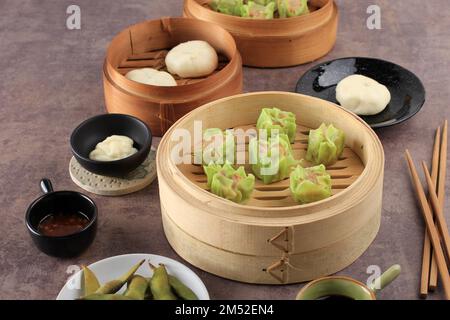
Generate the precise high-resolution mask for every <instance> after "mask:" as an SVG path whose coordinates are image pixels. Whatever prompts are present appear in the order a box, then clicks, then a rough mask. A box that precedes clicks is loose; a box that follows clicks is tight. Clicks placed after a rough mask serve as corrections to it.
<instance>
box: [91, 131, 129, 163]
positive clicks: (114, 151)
mask: <svg viewBox="0 0 450 320" xmlns="http://www.w3.org/2000/svg"><path fill="white" fill-rule="evenodd" d="M133 144H134V142H133V139H130V138H129V137H127V136H119V135H112V136H110V137H108V138H106V139H105V140H103V141H102V142H99V143H98V144H97V146H96V147H95V150H93V151H91V153H90V154H89V159H91V160H96V161H115V160H120V159H124V158H127V157H129V156H131V155H133V154H135V153H136V152H137V149H136V148H134V147H133Z"/></svg>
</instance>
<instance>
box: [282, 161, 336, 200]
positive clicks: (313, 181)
mask: <svg viewBox="0 0 450 320" xmlns="http://www.w3.org/2000/svg"><path fill="white" fill-rule="evenodd" d="M289 189H290V190H291V193H292V197H293V198H294V200H295V201H297V202H299V203H301V204H306V203H311V202H316V201H320V200H323V199H326V198H329V197H331V195H332V192H331V176H330V175H329V174H328V173H327V171H326V170H325V166H324V165H322V164H321V165H319V166H316V167H311V168H303V167H302V166H298V167H297V168H296V169H295V170H294V171H293V172H292V174H291V180H290V182H289Z"/></svg>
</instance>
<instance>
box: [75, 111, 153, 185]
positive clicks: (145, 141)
mask: <svg viewBox="0 0 450 320" xmlns="http://www.w3.org/2000/svg"><path fill="white" fill-rule="evenodd" d="M112 135H123V136H127V137H130V138H131V139H133V141H134V147H135V148H136V149H137V150H138V152H136V153H135V154H133V155H131V156H129V157H127V158H124V159H120V160H115V161H95V160H91V159H89V153H90V152H91V151H92V150H94V149H95V147H96V145H97V143H99V142H101V141H103V140H105V139H106V138H107V137H109V136H112ZM70 145H71V147H72V153H73V155H74V156H75V159H76V160H77V161H78V163H79V164H80V165H81V166H83V167H84V168H85V169H86V170H88V171H90V172H92V173H96V174H99V175H102V176H111V177H123V176H125V175H126V174H127V173H130V172H131V171H133V170H134V169H136V168H137V167H139V165H140V164H142V163H143V162H144V161H145V159H146V158H147V156H148V154H149V153H150V148H151V146H152V133H151V131H150V129H149V128H148V127H147V125H146V124H145V123H144V122H142V121H141V120H139V119H137V118H135V117H132V116H129V115H125V114H117V113H111V114H103V115H99V116H95V117H93V118H90V119H88V120H86V121H84V122H83V123H81V124H80V125H79V126H78V127H77V128H76V129H75V130H74V131H73V132H72V136H71V137H70Z"/></svg>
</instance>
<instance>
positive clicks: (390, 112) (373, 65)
mask: <svg viewBox="0 0 450 320" xmlns="http://www.w3.org/2000/svg"><path fill="white" fill-rule="evenodd" d="M353 74H361V75H364V76H366V77H370V78H372V79H374V80H376V81H378V82H379V83H381V84H383V85H385V86H386V87H387V88H388V89H389V91H390V93H391V97H392V99H391V102H390V103H389V105H388V106H387V107H386V109H384V111H383V112H381V113H379V114H376V115H373V116H362V117H361V118H363V119H364V121H366V122H367V123H368V124H369V125H370V126H371V127H372V128H381V127H388V126H392V125H394V124H398V123H401V122H403V121H405V120H407V119H409V118H411V117H412V116H414V115H415V114H416V113H417V112H419V110H420V109H421V108H422V106H423V104H424V103H425V88H424V87H423V84H422V82H421V81H420V80H419V78H418V77H417V76H416V75H415V74H414V73H412V72H411V71H409V70H406V69H405V68H403V67H401V66H399V65H396V64H394V63H392V62H389V61H384V60H379V59H373V58H356V57H352V58H341V59H336V60H332V61H328V62H325V63H322V64H320V65H317V66H315V67H313V68H311V69H310V70H308V71H307V72H306V73H305V74H304V75H303V76H302V77H301V78H300V80H299V81H298V83H297V87H296V89H295V91H296V92H298V93H302V94H306V95H310V96H313V97H317V98H321V99H324V100H328V101H331V102H333V103H336V104H339V103H338V102H337V101H336V86H337V84H338V83H339V81H341V80H342V79H344V78H345V77H347V76H350V75H353Z"/></svg>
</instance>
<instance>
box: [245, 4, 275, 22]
mask: <svg viewBox="0 0 450 320" xmlns="http://www.w3.org/2000/svg"><path fill="white" fill-rule="evenodd" d="M274 13H275V2H268V3H267V4H266V5H262V4H258V3H255V2H254V1H249V2H248V4H245V5H243V6H242V17H244V18H252V19H273V15H274Z"/></svg>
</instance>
